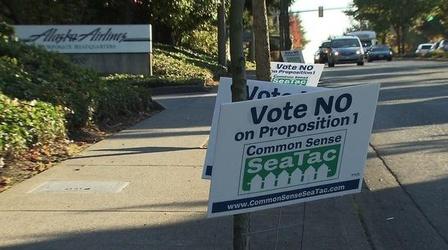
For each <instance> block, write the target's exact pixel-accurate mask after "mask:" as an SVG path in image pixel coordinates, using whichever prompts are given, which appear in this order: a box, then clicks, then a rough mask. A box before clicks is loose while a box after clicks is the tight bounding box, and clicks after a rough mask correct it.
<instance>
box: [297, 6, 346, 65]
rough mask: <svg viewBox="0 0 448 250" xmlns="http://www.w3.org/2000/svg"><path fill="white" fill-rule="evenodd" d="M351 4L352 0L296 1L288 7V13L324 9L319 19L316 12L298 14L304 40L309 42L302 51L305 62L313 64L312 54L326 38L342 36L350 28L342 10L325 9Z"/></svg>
mask: <svg viewBox="0 0 448 250" xmlns="http://www.w3.org/2000/svg"><path fill="white" fill-rule="evenodd" d="M351 3H352V0H296V1H295V2H294V4H293V5H292V6H291V7H290V11H300V10H313V9H315V10H317V9H318V7H319V6H323V7H324V17H321V18H319V17H318V14H317V11H315V12H304V13H300V14H299V15H300V19H301V20H302V25H303V27H304V29H305V38H306V39H307V40H309V41H310V42H309V43H308V44H307V46H306V47H305V49H304V51H303V53H304V57H305V61H306V62H308V63H311V62H313V54H314V52H316V50H317V49H318V48H319V45H320V44H321V42H322V41H323V40H326V39H327V38H328V36H337V35H342V33H344V32H345V30H346V29H347V28H348V27H350V26H351V23H350V18H349V17H348V16H346V15H345V14H344V13H343V10H325V9H326V8H339V7H347V8H348V6H350V4H351Z"/></svg>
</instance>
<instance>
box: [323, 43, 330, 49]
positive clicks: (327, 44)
mask: <svg viewBox="0 0 448 250" xmlns="http://www.w3.org/2000/svg"><path fill="white" fill-rule="evenodd" d="M321 47H322V48H330V42H325V43H322V45H321Z"/></svg>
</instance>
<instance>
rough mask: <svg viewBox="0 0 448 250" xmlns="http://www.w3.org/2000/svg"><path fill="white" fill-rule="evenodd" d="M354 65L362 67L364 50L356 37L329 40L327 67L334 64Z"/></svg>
mask: <svg viewBox="0 0 448 250" xmlns="http://www.w3.org/2000/svg"><path fill="white" fill-rule="evenodd" d="M343 63H356V64H357V65H358V66H362V65H364V49H363V48H362V45H361V41H360V40H359V38H358V37H356V36H341V37H335V38H333V39H331V42H330V52H329V54H328V67H334V65H336V64H343Z"/></svg>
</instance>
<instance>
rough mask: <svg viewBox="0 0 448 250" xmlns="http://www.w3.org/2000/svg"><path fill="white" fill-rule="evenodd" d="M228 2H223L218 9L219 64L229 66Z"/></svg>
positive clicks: (222, 0) (223, 0)
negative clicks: (227, 48) (227, 49)
mask: <svg viewBox="0 0 448 250" xmlns="http://www.w3.org/2000/svg"><path fill="white" fill-rule="evenodd" d="M225 3H226V1H225V0H221V3H220V4H219V7H218V63H219V65H222V66H227V51H226V44H227V35H226V6H225Z"/></svg>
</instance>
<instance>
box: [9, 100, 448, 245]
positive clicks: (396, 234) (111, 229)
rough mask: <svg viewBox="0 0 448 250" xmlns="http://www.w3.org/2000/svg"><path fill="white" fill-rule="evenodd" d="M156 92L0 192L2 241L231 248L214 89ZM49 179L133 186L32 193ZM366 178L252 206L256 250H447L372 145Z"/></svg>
mask: <svg viewBox="0 0 448 250" xmlns="http://www.w3.org/2000/svg"><path fill="white" fill-rule="evenodd" d="M156 99H157V100H158V101H159V102H160V103H161V104H162V105H163V106H164V107H166V110H164V111H162V112H161V113H159V114H156V115H155V116H153V117H151V118H149V119H148V120H146V121H143V122H142V123H140V124H138V125H136V126H134V127H132V128H129V129H127V130H125V131H122V132H120V133H118V134H116V135H114V136H111V137H109V138H107V139H106V140H104V141H101V142H99V143H97V144H95V145H93V146H91V147H90V148H89V149H88V150H86V151H84V152H83V153H82V154H81V155H79V156H77V157H75V158H73V159H71V160H68V161H66V162H64V163H62V164H60V165H59V166H56V167H54V168H52V169H50V170H48V171H45V172H44V173H41V174H39V175H37V176H35V177H33V178H31V179H29V180H27V181H24V182H23V183H20V184H18V185H16V186H14V187H13V188H11V189H10V190H8V191H6V192H3V193H1V194H0V225H1V227H0V249H232V217H223V218H217V219H207V218H206V209H207V200H208V192H209V181H205V180H202V179H201V173H202V163H203V159H204V156H205V150H204V149H202V145H203V144H204V143H205V142H206V140H207V138H208V134H209V126H210V123H211V117H212V111H213V105H214V100H215V96H214V95H212V94H197V95H175V96H163V97H159V98H156ZM48 181H90V182H92V181H96V182H105V181H108V182H127V183H128V185H127V186H126V187H125V188H124V189H123V190H122V191H121V192H117V193H110V192H95V190H94V189H93V188H91V187H90V186H89V185H90V184H88V183H87V184H86V183H84V184H82V185H84V186H82V185H81V184H80V185H81V186H82V187H87V188H84V189H83V188H82V187H81V188H80V189H69V190H67V189H66V190H65V191H64V190H63V191H62V192H31V191H33V190H35V191H36V188H37V187H39V186H40V185H42V183H45V182H48ZM366 182H367V185H366V188H365V191H364V192H363V193H362V194H359V195H352V196H345V197H341V198H334V199H327V200H322V201H317V202H312V203H307V204H300V205H295V206H289V207H284V208H278V209H271V210H265V211H261V212H257V213H252V214H251V230H252V232H253V233H252V234H251V249H310V250H311V249H446V247H447V245H446V244H445V242H444V241H443V239H441V238H440V235H438V233H437V232H435V231H434V230H433V228H432V227H431V225H430V224H428V222H427V220H426V219H425V216H424V214H422V213H421V211H420V210H419V209H418V208H417V207H416V206H415V204H413V202H412V200H411V199H410V198H409V197H408V196H406V194H405V192H404V191H403V190H402V189H401V188H400V186H399V185H398V184H397V182H396V181H395V179H394V177H393V176H392V175H391V174H390V173H389V172H388V171H387V169H386V168H385V166H384V165H383V162H382V161H381V159H379V158H378V157H377V155H376V153H375V152H374V151H373V150H372V149H370V153H369V160H368V164H367V173H366ZM89 188H90V189H89ZM106 191H107V190H106ZM410 223H411V224H412V226H409V224H410Z"/></svg>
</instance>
